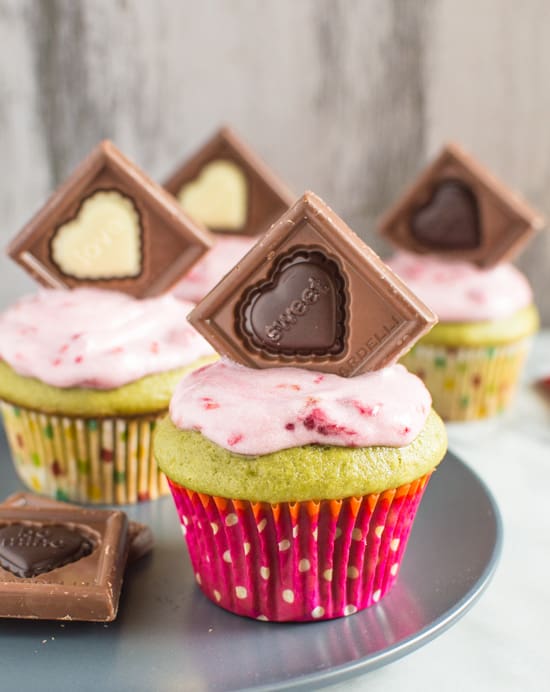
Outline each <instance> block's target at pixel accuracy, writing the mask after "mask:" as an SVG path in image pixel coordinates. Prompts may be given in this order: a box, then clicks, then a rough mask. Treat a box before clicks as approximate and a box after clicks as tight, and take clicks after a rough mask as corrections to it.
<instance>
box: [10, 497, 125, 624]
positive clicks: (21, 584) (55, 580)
mask: <svg viewBox="0 0 550 692" xmlns="http://www.w3.org/2000/svg"><path fill="white" fill-rule="evenodd" d="M127 549H128V524H127V520H126V515H125V514H124V513H123V512H118V511H108V510H91V509H84V508H73V507H67V508H59V507H58V508H55V509H54V508H52V507H48V508H46V507H43V508H38V507H36V508H31V507H10V508H8V507H0V617H3V618H33V619H44V620H90V621H102V622H108V621H111V620H114V618H115V617H116V614H117V609H118V600H119V596H120V589H121V586H122V577H123V574H124V567H125V564H126V558H127Z"/></svg>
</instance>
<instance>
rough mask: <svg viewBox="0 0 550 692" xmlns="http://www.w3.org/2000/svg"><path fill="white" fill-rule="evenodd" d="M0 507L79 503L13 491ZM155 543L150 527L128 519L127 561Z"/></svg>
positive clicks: (63, 506)
mask: <svg viewBox="0 0 550 692" xmlns="http://www.w3.org/2000/svg"><path fill="white" fill-rule="evenodd" d="M2 507H30V508H36V507H38V508H40V507H42V508H46V509H47V508H49V507H51V508H54V509H56V508H58V509H67V508H69V507H70V508H72V509H79V508H80V507H79V505H73V504H70V503H68V502H60V501H59V500H53V499H52V498H50V497H45V496H44V495H35V494H34V493H28V492H23V491H22V492H18V493H13V494H12V495H10V496H9V497H6V498H5V499H4V500H2V502H0V509H1V508H2ZM154 544H155V538H154V536H153V532H152V531H151V528H150V527H149V526H147V524H141V523H140V522H138V521H130V522H129V523H128V563H131V562H135V561H136V560H139V559H140V558H142V557H144V556H145V555H147V554H148V553H150V552H151V550H152V549H153V546H154Z"/></svg>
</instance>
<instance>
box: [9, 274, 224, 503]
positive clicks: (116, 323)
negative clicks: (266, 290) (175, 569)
mask: <svg viewBox="0 0 550 692" xmlns="http://www.w3.org/2000/svg"><path fill="white" fill-rule="evenodd" d="M191 307H192V306H191V305H190V304H188V303H184V302H180V301H177V300H176V299H175V298H174V297H173V296H170V295H164V296H161V297H158V298H149V299H146V300H137V299H136V298H132V297H131V296H127V295H125V294H123V293H118V292H114V291H106V290H100V289H94V288H85V287H83V288H77V289H74V290H72V291H66V290H63V289H59V290H55V289H43V290H41V291H39V292H38V293H37V294H35V295H32V296H28V297H26V298H22V299H21V300H20V301H19V302H17V303H16V304H15V305H14V306H12V307H11V308H8V310H6V311H5V312H4V313H2V314H0V400H1V407H2V413H3V416H4V425H5V429H6V432H7V437H8V441H9V444H10V447H11V451H12V456H13V460H14V463H15V468H16V470H17V472H18V474H19V476H20V477H21V479H22V481H23V482H24V483H25V484H26V485H28V486H29V487H30V488H32V489H33V490H34V491H35V492H38V493H43V494H46V495H50V496H51V497H55V498H57V499H61V500H70V501H75V502H85V503H108V504H112V503H117V504H125V503H132V502H136V501H138V500H148V499H155V498H157V497H159V495H163V494H166V491H167V488H166V484H165V482H164V479H163V477H162V476H161V475H160V474H159V472H158V470H157V467H156V463H155V461H154V458H153V453H152V446H151V439H152V431H153V429H154V427H155V425H156V422H157V421H158V420H159V418H160V417H162V416H163V415H164V414H165V413H166V410H167V408H168V403H169V401H170V396H171V394H172V392H173V390H174V388H175V386H176V384H177V382H178V381H179V380H180V379H181V377H182V375H184V374H185V373H186V372H188V371H189V370H191V369H193V368H194V367H198V366H200V365H202V364H204V363H206V362H208V361H210V360H213V359H214V358H215V354H214V351H213V350H212V348H211V347H210V345H209V344H208V343H207V342H206V341H205V340H204V339H203V338H202V337H201V336H200V335H199V334H198V333H197V332H196V331H195V330H194V329H193V327H191V325H189V324H187V322H186V315H187V313H188V312H189V310H190V308H191Z"/></svg>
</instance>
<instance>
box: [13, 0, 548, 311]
mask: <svg viewBox="0 0 550 692" xmlns="http://www.w3.org/2000/svg"><path fill="white" fill-rule="evenodd" d="M0 64H1V67H0V213H1V224H0V242H1V243H2V245H5V244H6V242H7V240H8V238H10V237H11V236H12V235H13V233H14V232H16V231H17V230H18V229H19V228H20V227H21V225H22V224H23V223H24V222H25V221H26V220H27V219H28V218H29V216H30V215H31V214H32V213H34V211H35V210H36V209H37V208H38V207H39V206H40V205H41V204H42V203H43V202H44V200H45V199H46V197H47V195H48V194H49V192H51V190H52V189H53V188H54V187H55V185H56V184H57V183H58V182H59V181H61V180H62V179H63V177H64V176H66V175H67V174H68V173H69V172H70V171H71V170H72V168H73V167H74V166H75V164H76V163H77V162H78V161H79V159H80V158H81V157H83V156H84V155H85V154H86V153H87V152H88V151H89V150H90V149H91V148H92V147H93V146H94V145H95V144H96V142H97V141H98V140H99V139H100V138H103V137H110V138H112V139H113V140H114V141H115V142H116V143H117V144H118V145H119V146H120V147H121V148H122V149H123V151H125V152H126V153H127V154H128V155H129V156H131V157H132V158H134V159H135V160H136V161H137V162H138V163H139V164H140V165H141V166H143V167H144V168H145V169H146V170H147V171H148V172H149V173H150V174H151V175H152V176H153V177H155V178H157V179H159V180H160V179H162V178H163V177H164V176H165V175H166V174H167V173H169V172H170V171H171V169H172V168H173V167H174V166H175V164H176V163H177V162H178V161H179V160H180V159H181V158H182V157H184V156H185V155H186V154H187V153H189V152H190V151H191V150H192V149H193V148H195V147H196V146H197V144H198V143H200V142H201V141H202V140H203V139H204V138H205V137H207V136H208V135H209V134H210V132H211V131H212V130H213V129H215V128H216V127H217V126H218V125H219V124H220V123H222V122H227V123H230V124H232V125H234V126H235V128H236V129H237V130H238V131H239V132H240V133H241V134H242V135H243V136H245V138H246V139H247V140H248V141H249V142H250V143H251V144H252V145H253V146H254V147H255V148H256V149H257V151H259V152H260V154H261V155H262V156H263V157H264V158H265V159H266V160H267V161H268V162H269V163H270V164H271V165H272V166H273V167H274V168H275V170H277V171H278V172H279V173H280V174H281V175H282V176H283V177H284V178H285V179H286V180H287V181H288V183H289V184H290V186H291V187H292V188H293V189H294V190H295V192H296V193H300V192H301V191H303V190H304V189H306V188H310V189H313V190H315V191H316V192H318V193H319V194H320V195H321V196H323V197H324V198H325V199H326V200H327V201H328V202H329V203H330V204H331V205H332V206H333V207H334V208H335V209H336V210H337V211H338V212H339V213H340V214H341V215H342V216H343V217H344V218H345V219H346V220H347V221H348V222H349V223H350V225H351V226H352V227H353V228H354V229H355V230H356V231H357V232H358V233H360V234H361V235H362V236H363V237H365V238H366V239H367V240H368V241H369V242H370V243H372V244H373V245H375V246H376V247H377V249H378V250H380V251H382V252H383V251H384V250H385V249H387V248H384V247H383V245H381V244H380V241H379V240H378V239H377V238H376V237H375V236H374V234H373V230H372V229H373V224H374V222H375V220H376V218H377V217H378V215H379V214H380V213H381V212H382V211H383V210H384V209H385V208H386V206H387V205H388V204H389V203H390V202H391V201H392V200H393V199H394V198H395V197H396V195H398V194H399V192H400V190H401V189H402V187H403V185H405V184H406V183H407V182H408V181H409V180H410V179H411V177H412V176H414V175H415V173H416V172H417V171H418V170H419V168H420V167H421V166H422V165H423V164H424V163H425V162H426V161H427V159H428V158H429V157H430V156H432V155H433V154H434V153H435V152H436V151H437V150H438V148H439V147H440V145H441V144H442V142H444V141H445V140H446V139H450V138H454V139H457V140H459V141H461V142H462V143H463V144H464V145H465V146H466V148H467V149H469V150H470V151H471V152H472V153H474V154H475V155H476V156H478V158H480V159H481V160H482V161H483V162H485V163H486V164H487V165H489V166H490V167H491V168H492V169H493V170H494V171H495V172H496V173H497V174H498V175H500V176H501V177H502V178H504V179H505V180H506V181H507V182H509V183H510V184H511V185H512V186H514V187H516V188H517V189H518V190H520V191H521V192H522V193H523V194H524V195H525V196H526V197H527V199H529V200H530V201H531V202H532V203H533V204H535V205H536V206H538V207H539V208H540V210H541V211H543V212H545V213H546V215H547V217H549V218H550V3H549V2H548V1H547V0H525V2H519V1H516V0H424V1H422V0H195V1H194V2H192V1H190V0H188V1H184V0H0ZM519 264H520V265H521V267H522V268H523V269H524V270H525V271H526V273H527V274H528V276H529V278H530V279H531V281H532V283H533V284H534V286H535V290H536V298H537V302H538V304H539V305H540V307H541V309H542V311H543V314H544V319H545V321H546V323H547V324H550V290H549V284H550V282H549V279H548V275H549V269H550V236H549V235H548V234H547V233H545V232H543V233H542V234H540V235H539V237H538V238H537V239H536V240H535V241H534V242H533V243H532V244H531V246H530V247H529V248H528V249H527V250H526V251H525V252H524V254H523V255H522V257H521V259H520V261H519ZM30 287H31V282H30V280H29V279H27V278H26V277H25V275H24V274H23V272H22V271H21V270H20V269H19V268H17V267H16V266H15V265H13V264H12V263H11V262H9V261H8V260H7V259H5V258H2V259H0V307H2V306H3V305H6V304H7V303H8V302H9V301H11V300H13V298H15V297H16V296H17V295H20V294H21V293H23V292H24V291H26V290H29V288H30Z"/></svg>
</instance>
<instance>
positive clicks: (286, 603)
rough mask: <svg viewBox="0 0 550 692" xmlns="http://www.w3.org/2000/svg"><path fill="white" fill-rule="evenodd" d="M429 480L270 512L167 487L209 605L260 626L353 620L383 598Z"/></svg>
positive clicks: (267, 507) (278, 506)
mask: <svg viewBox="0 0 550 692" xmlns="http://www.w3.org/2000/svg"><path fill="white" fill-rule="evenodd" d="M429 476H430V474H427V475H425V476H423V477H421V478H419V479H417V480H415V481H413V482H412V483H408V484H406V485H403V486H400V487H399V488H396V489H392V490H387V491H385V492H383V493H379V494H370V495H365V496H364V497H350V498H346V499H343V500H322V501H319V502H313V501H311V502H297V503H279V504H273V505H272V504H269V503H264V502H262V503H254V502H248V501H244V500H228V499H225V498H220V497H213V496H210V495H204V494H202V493H197V492H194V491H192V490H188V489H186V488H184V487H182V486H180V485H178V484H176V483H174V482H173V481H170V479H169V480H168V482H169V484H170V488H171V490H172V495H173V498H174V501H175V504H176V507H177V510H178V514H179V517H180V521H181V526H182V531H183V534H184V536H185V539H186V542H187V547H188V549H189V554H190V557H191V563H192V565H193V570H194V572H195V578H196V580H197V583H198V584H199V586H200V588H201V589H202V591H203V592H204V593H205V595H206V596H207V597H208V598H210V599H211V600H212V601H213V602H214V603H216V604H217V605H219V606H221V607H222V608H225V609H227V610H229V611H231V612H233V613H236V614H238V615H245V616H247V617H251V618H256V619H258V620H270V621H288V620H292V621H309V620H328V619H331V618H337V617H341V616H345V615H351V614H353V613H355V612H357V611H358V610H362V609H363V608H367V607H368V606H370V605H372V604H374V603H377V602H378V601H379V600H380V599H381V598H383V597H384V595H385V594H386V593H388V591H389V590H390V589H391V587H392V586H393V584H394V582H395V579H396V577H397V573H398V570H399V565H400V564H401V560H402V557H403V553H404V551H405V547H406V544H407V539H408V536H409V532H410V530H411V527H412V523H413V520H414V517H415V514H416V510H417V508H418V504H419V502H420V500H421V498H422V494H423V492H424V489H425V487H426V484H427V482H428V479H429Z"/></svg>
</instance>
